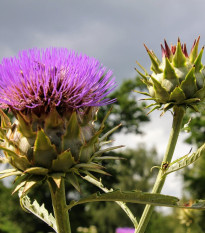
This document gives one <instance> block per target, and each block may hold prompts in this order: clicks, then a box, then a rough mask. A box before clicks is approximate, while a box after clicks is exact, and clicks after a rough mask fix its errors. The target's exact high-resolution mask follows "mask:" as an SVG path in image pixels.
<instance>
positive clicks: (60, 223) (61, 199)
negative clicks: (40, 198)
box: [48, 178, 71, 233]
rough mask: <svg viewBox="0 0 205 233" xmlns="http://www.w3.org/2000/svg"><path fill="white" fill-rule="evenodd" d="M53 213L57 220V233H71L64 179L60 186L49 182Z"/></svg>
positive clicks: (51, 181)
mask: <svg viewBox="0 0 205 233" xmlns="http://www.w3.org/2000/svg"><path fill="white" fill-rule="evenodd" d="M48 183H49V188H50V192H51V198H52V204H53V211H54V215H55V219H56V225H57V233H71V228H70V221H69V215H68V211H67V205H66V195H65V185H64V179H63V178H62V179H61V182H60V186H59V187H57V185H56V184H55V183H54V181H53V180H49V181H48Z"/></svg>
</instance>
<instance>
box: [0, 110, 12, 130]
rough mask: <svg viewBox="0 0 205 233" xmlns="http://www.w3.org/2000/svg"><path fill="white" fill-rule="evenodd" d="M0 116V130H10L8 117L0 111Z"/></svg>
mask: <svg viewBox="0 0 205 233" xmlns="http://www.w3.org/2000/svg"><path fill="white" fill-rule="evenodd" d="M0 115H1V128H4V129H7V128H11V122H10V119H9V117H8V116H7V115H6V114H5V113H4V111H2V109H0Z"/></svg>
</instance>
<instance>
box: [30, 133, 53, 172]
mask: <svg viewBox="0 0 205 233" xmlns="http://www.w3.org/2000/svg"><path fill="white" fill-rule="evenodd" d="M33 157H34V163H35V164H36V165H37V166H42V167H46V168H50V167H51V164H52V161H53V160H54V159H56V158H57V152H56V150H55V146H54V145H52V144H51V141H50V139H49V138H48V137H47V136H46V134H45V133H44V131H43V129H41V130H39V131H38V132H37V137H36V141H35V143H34V153H33Z"/></svg>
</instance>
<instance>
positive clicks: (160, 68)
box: [136, 37, 205, 112]
mask: <svg viewBox="0 0 205 233" xmlns="http://www.w3.org/2000/svg"><path fill="white" fill-rule="evenodd" d="M199 39H200V37H199V38H198V39H197V40H195V41H194V44H193V46H192V49H191V52H190V54H189V55H188V53H187V48H186V44H181V42H180V40H178V42H177V45H171V47H169V46H168V44H167V42H166V41H164V46H163V45H161V49H162V61H160V60H159V59H158V58H157V56H156V55H155V54H154V52H153V51H151V50H149V49H148V48H147V47H146V45H145V48H146V50H147V53H148V55H149V57H150V60H151V71H152V73H151V74H150V75H149V74H148V72H147V71H146V70H145V69H144V68H143V67H142V66H141V65H139V66H140V67H141V68H142V69H143V70H144V72H145V74H143V73H141V72H140V71H139V70H138V69H136V70H137V72H138V73H139V74H140V76H142V81H143V82H144V83H145V84H146V86H147V88H148V90H149V93H144V92H140V93H142V94H145V95H148V96H149V97H150V98H148V99H149V100H154V101H155V103H154V104H152V105H150V106H154V108H153V109H152V110H154V109H160V108H162V109H163V110H164V112H165V111H167V110H168V109H170V108H172V107H174V106H175V105H183V106H185V107H190V108H192V109H194V110H195V111H197V104H198V103H199V102H201V101H203V100H204V98H205V81H204V80H205V69H204V65H203V64H202V62H201V60H202V54H203V51H204V47H202V49H201V51H200V52H199V53H198V45H199ZM162 106H163V107H162ZM152 110H151V111H152Z"/></svg>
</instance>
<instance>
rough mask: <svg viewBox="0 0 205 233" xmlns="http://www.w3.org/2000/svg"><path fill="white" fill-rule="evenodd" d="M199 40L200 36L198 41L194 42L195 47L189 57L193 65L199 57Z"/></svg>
mask: <svg viewBox="0 0 205 233" xmlns="http://www.w3.org/2000/svg"><path fill="white" fill-rule="evenodd" d="M199 39H200V36H199V37H198V38H197V40H195V41H194V46H193V48H192V50H191V53H190V55H189V59H190V61H191V63H194V61H195V60H196V58H197V56H198V46H199Z"/></svg>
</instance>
